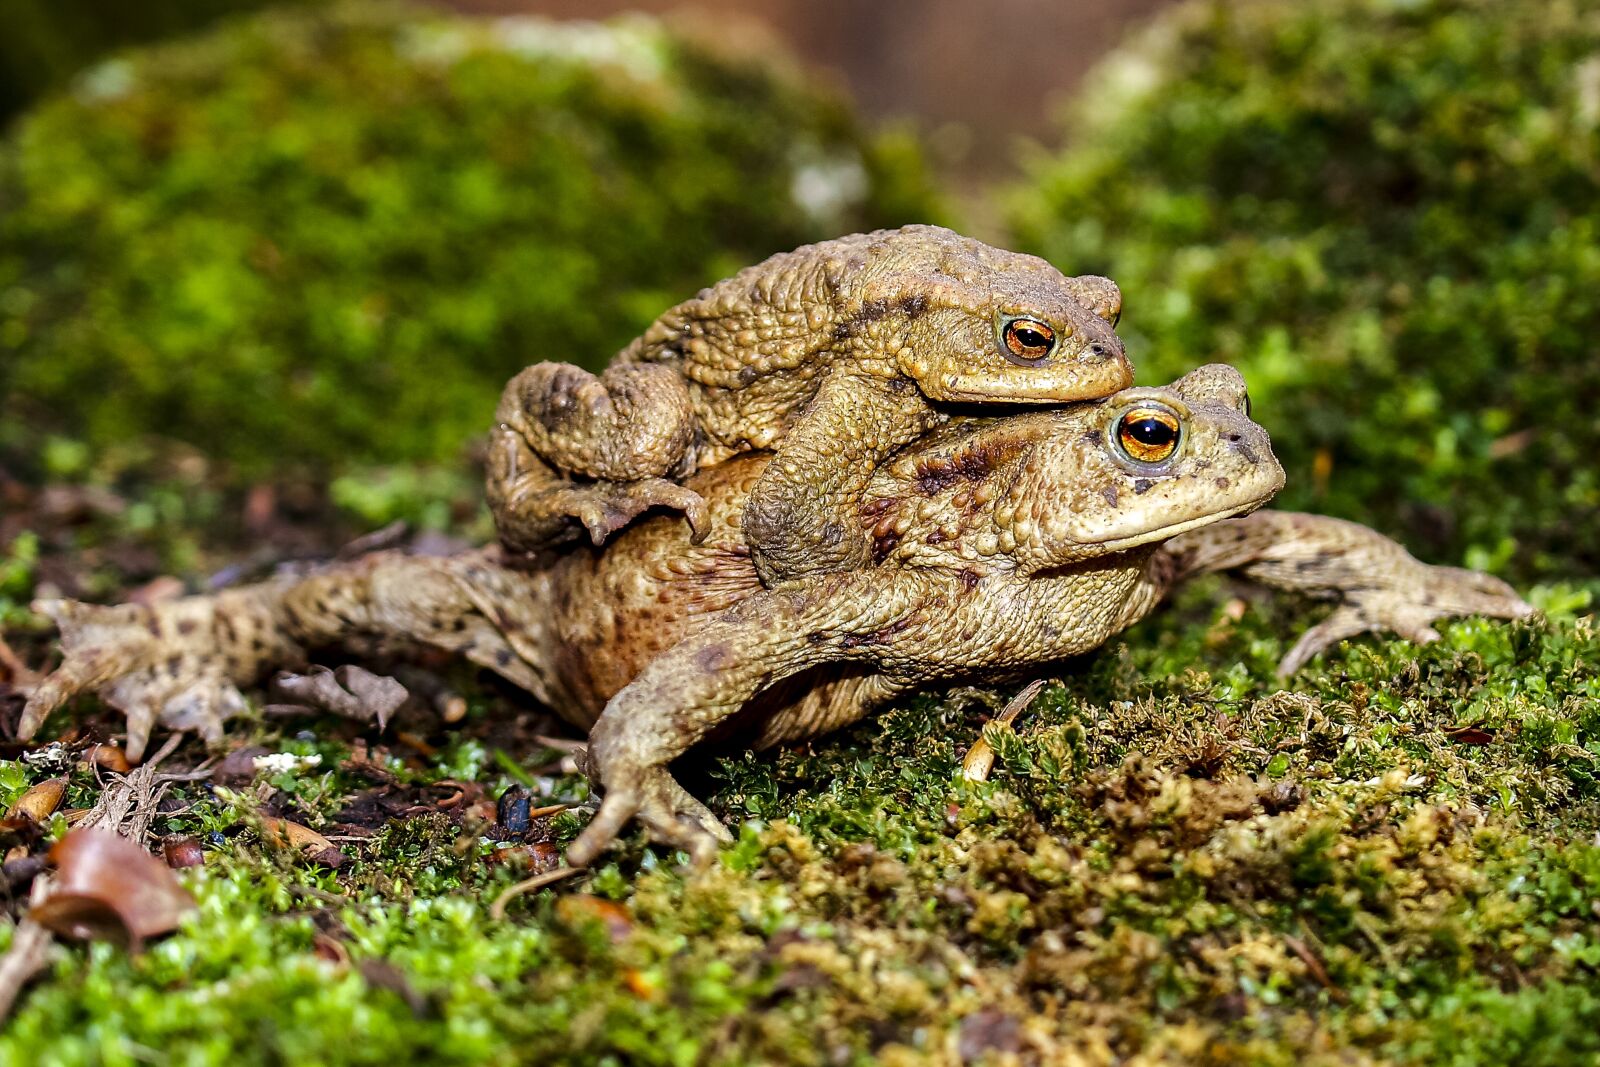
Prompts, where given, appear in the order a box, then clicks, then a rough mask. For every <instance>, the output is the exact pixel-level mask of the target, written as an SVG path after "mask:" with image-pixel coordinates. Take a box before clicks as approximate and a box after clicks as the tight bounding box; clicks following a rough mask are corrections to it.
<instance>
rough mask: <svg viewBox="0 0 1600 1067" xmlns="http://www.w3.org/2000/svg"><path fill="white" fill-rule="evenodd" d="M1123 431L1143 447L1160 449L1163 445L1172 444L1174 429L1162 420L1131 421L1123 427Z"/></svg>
mask: <svg viewBox="0 0 1600 1067" xmlns="http://www.w3.org/2000/svg"><path fill="white" fill-rule="evenodd" d="M1122 430H1123V432H1124V433H1126V434H1127V435H1128V436H1129V437H1131V438H1133V439H1134V440H1135V441H1138V442H1139V443H1140V444H1141V445H1152V446H1154V447H1158V448H1159V447H1160V446H1162V445H1165V444H1171V443H1172V437H1173V430H1172V427H1171V426H1168V425H1167V424H1166V423H1164V422H1162V421H1161V420H1160V419H1131V420H1129V421H1128V422H1127V424H1126V425H1124V426H1123V428H1122Z"/></svg>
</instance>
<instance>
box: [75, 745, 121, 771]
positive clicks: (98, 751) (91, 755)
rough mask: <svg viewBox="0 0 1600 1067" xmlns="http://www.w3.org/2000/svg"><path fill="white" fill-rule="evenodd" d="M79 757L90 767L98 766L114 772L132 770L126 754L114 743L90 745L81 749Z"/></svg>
mask: <svg viewBox="0 0 1600 1067" xmlns="http://www.w3.org/2000/svg"><path fill="white" fill-rule="evenodd" d="M81 758H82V759H83V762H84V763H87V764H88V765H89V766H91V767H99V768H100V769H102V770H107V771H111V772H112V773H114V774H127V773H128V772H129V771H131V770H133V764H131V763H129V762H128V757H127V755H126V754H125V753H124V752H123V751H122V749H120V748H118V747H117V746H116V745H90V746H89V747H88V748H86V749H84V750H83V756H82V757H81Z"/></svg>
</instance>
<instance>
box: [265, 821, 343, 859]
mask: <svg viewBox="0 0 1600 1067" xmlns="http://www.w3.org/2000/svg"><path fill="white" fill-rule="evenodd" d="M261 836H262V837H263V838H266V839H267V840H269V841H272V842H274V843H276V844H278V845H281V846H283V847H284V848H297V849H300V850H301V851H303V852H321V851H323V850H324V849H330V848H333V842H332V841H329V840H328V839H327V838H326V837H323V836H322V835H321V834H319V833H317V832H316V831H315V830H313V829H311V828H310V827H309V826H301V825H300V824H299V823H297V822H290V821H289V820H288V819H274V818H271V817H267V818H263V819H262V820H261Z"/></svg>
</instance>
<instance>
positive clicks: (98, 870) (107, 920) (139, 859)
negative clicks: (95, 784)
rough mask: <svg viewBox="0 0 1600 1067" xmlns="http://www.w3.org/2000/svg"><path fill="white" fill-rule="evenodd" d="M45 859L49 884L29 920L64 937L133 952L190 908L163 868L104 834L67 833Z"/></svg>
mask: <svg viewBox="0 0 1600 1067" xmlns="http://www.w3.org/2000/svg"><path fill="white" fill-rule="evenodd" d="M50 859H51V861H52V862H53V863H55V865H56V869H57V873H56V877H55V879H54V883H53V885H52V886H51V890H50V893H49V895H48V896H46V897H45V899H44V900H43V901H42V902H41V903H39V904H37V905H35V906H34V907H33V908H32V909H30V911H29V912H28V916H29V918H31V919H32V920H33V921H35V922H37V923H39V924H40V925H41V926H44V927H46V928H47V929H49V930H52V931H54V932H55V933H57V934H59V935H61V936H63V937H75V938H82V939H91V938H92V939H100V940H109V941H116V942H118V943H120V944H123V945H126V946H127V947H128V948H129V949H131V950H132V951H135V952H137V951H138V950H139V948H140V947H141V946H142V945H143V943H144V941H145V939H146V938H150V937H155V936H157V935H158V934H164V933H167V932H169V931H171V930H174V929H176V928H177V926H178V924H179V923H180V922H181V921H182V920H183V918H184V916H186V915H188V914H189V913H190V912H192V911H194V910H195V902H194V898H193V897H191V896H190V895H189V892H188V890H186V889H184V888H183V886H182V885H181V884H180V883H179V882H178V880H177V878H176V877H174V876H173V874H172V872H171V871H170V870H168V869H167V866H166V864H164V863H162V862H161V861H160V860H158V859H156V858H155V857H154V856H152V855H150V853H148V852H146V851H145V850H144V849H142V848H140V847H139V846H138V845H136V844H134V843H133V842H132V841H130V840H128V839H127V838H125V837H122V836H120V835H119V834H114V833H112V832H111V831H109V830H90V829H77V830H72V831H70V832H69V833H68V834H67V835H66V836H65V837H63V838H62V839H61V840H60V841H58V842H56V845H55V847H54V848H52V849H51V850H50Z"/></svg>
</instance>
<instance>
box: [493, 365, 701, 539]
mask: <svg viewBox="0 0 1600 1067" xmlns="http://www.w3.org/2000/svg"><path fill="white" fill-rule="evenodd" d="M495 419H496V426H495V431H494V436H493V439H492V441H491V443H490V455H489V475H488V487H487V489H488V498H489V508H490V510H491V511H492V512H493V513H494V518H495V525H496V527H497V528H498V530H499V533H500V539H501V540H502V541H504V542H505V543H506V545H507V546H508V547H510V548H513V549H517V550H519V551H534V550H536V549H540V548H544V547H547V546H549V545H552V544H555V543H557V542H559V541H562V540H566V539H568V538H569V537H570V536H571V535H572V533H573V529H572V523H571V520H572V519H577V520H578V521H579V522H581V523H582V524H583V526H584V527H585V529H587V530H588V532H589V536H590V538H591V539H593V541H594V542H595V544H600V543H602V542H604V541H605V540H606V538H607V537H609V536H610V535H611V534H613V533H615V532H616V531H617V530H618V529H620V528H622V527H623V526H626V525H627V524H628V523H629V522H632V521H633V519H634V518H636V517H637V516H638V515H639V514H640V513H641V512H643V511H645V510H647V509H649V508H652V507H665V508H671V509H673V510H675V511H682V512H684V513H685V515H686V517H687V518H688V520H689V525H690V527H691V528H692V529H693V530H694V533H695V537H696V540H698V539H699V538H700V537H702V536H704V532H705V529H706V511H705V502H704V501H703V500H702V499H701V498H700V495H699V494H698V493H695V492H693V491H692V490H690V489H687V488H685V487H684V486H682V485H679V484H677V483H676V482H674V481H672V479H673V478H676V477H679V476H681V475H683V474H685V473H687V472H688V470H689V468H690V467H691V465H692V455H691V451H692V448H693V444H694V437H695V417H694V410H693V406H692V403H691V398H690V396H689V388H688V385H687V383H686V382H685V381H684V379H683V376H682V375H680V374H679V373H678V372H677V371H676V370H675V369H673V368H671V367H668V366H665V365H662V364H659V363H638V364H622V365H618V366H614V367H611V368H609V369H607V370H606V371H605V373H603V374H601V375H600V376H599V377H596V376H595V375H593V374H590V373H589V372H588V371H586V370H583V369H582V368H581V367H574V366H572V365H570V364H567V363H537V364H535V365H533V366H531V367H529V368H527V369H526V370H524V371H523V372H522V373H520V374H518V375H517V376H516V377H515V378H513V379H511V382H510V384H508V385H507V386H506V390H505V393H504V394H503V395H502V396H501V398H500V407H499V409H498V410H497V411H496V413H495Z"/></svg>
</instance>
